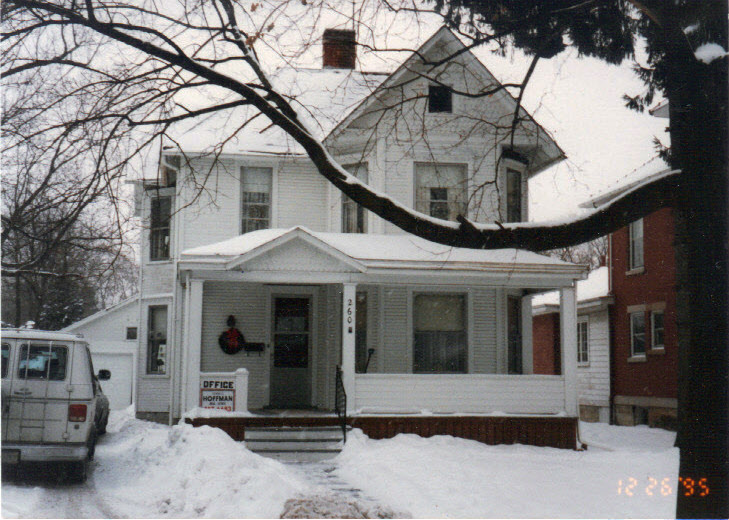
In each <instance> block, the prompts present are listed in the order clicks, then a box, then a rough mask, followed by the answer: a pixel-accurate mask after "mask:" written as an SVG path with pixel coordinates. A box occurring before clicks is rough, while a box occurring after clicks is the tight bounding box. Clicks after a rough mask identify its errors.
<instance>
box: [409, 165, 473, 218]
mask: <svg viewBox="0 0 729 520" xmlns="http://www.w3.org/2000/svg"><path fill="white" fill-rule="evenodd" d="M466 172H467V166H466V165H465V164H437V163H416V164H415V209H416V210H417V211H420V212H421V213H425V214H426V215H430V216H431V217H435V218H440V219H443V220H456V217H457V216H458V215H463V216H466V210H467V204H468V198H467V186H468V182H467V178H466Z"/></svg>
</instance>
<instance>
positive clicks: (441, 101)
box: [428, 85, 453, 113]
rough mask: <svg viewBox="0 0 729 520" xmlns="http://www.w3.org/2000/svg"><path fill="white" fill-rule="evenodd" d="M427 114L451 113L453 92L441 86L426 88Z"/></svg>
mask: <svg viewBox="0 0 729 520" xmlns="http://www.w3.org/2000/svg"><path fill="white" fill-rule="evenodd" d="M428 112H431V113H434V112H445V113H451V112H453V92H452V91H451V89H450V88H448V87H446V86H443V85H430V86H429V87H428Z"/></svg>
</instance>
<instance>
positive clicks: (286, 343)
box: [270, 297, 311, 408]
mask: <svg viewBox="0 0 729 520" xmlns="http://www.w3.org/2000/svg"><path fill="white" fill-rule="evenodd" d="M310 344H311V299H310V298H309V297H275V298H274V299H273V366H272V367H271V402H270V404H271V406H272V407H274V408H304V407H309V406H311V395H310V384H309V380H310V377H309V352H310V348H309V347H310Z"/></svg>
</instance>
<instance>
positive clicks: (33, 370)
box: [18, 345, 68, 381]
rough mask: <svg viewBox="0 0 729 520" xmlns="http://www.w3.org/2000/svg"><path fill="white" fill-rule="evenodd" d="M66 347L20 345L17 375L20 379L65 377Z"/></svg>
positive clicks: (51, 379)
mask: <svg viewBox="0 0 729 520" xmlns="http://www.w3.org/2000/svg"><path fill="white" fill-rule="evenodd" d="M67 364H68V348H67V347H65V346H51V345H30V349H29V348H28V345H21V347H20V362H19V363H18V377H19V378H21V379H47V380H49V381H63V380H64V379H66V365H67Z"/></svg>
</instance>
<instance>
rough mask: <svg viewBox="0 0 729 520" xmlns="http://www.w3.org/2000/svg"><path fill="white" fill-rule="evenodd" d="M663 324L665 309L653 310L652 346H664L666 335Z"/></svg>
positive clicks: (657, 347)
mask: <svg viewBox="0 0 729 520" xmlns="http://www.w3.org/2000/svg"><path fill="white" fill-rule="evenodd" d="M664 331H665V329H664V325H663V311H653V312H651V348H652V349H656V350H660V349H663V348H664V343H665V340H664V339H663V338H664V337H665V334H664Z"/></svg>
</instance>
